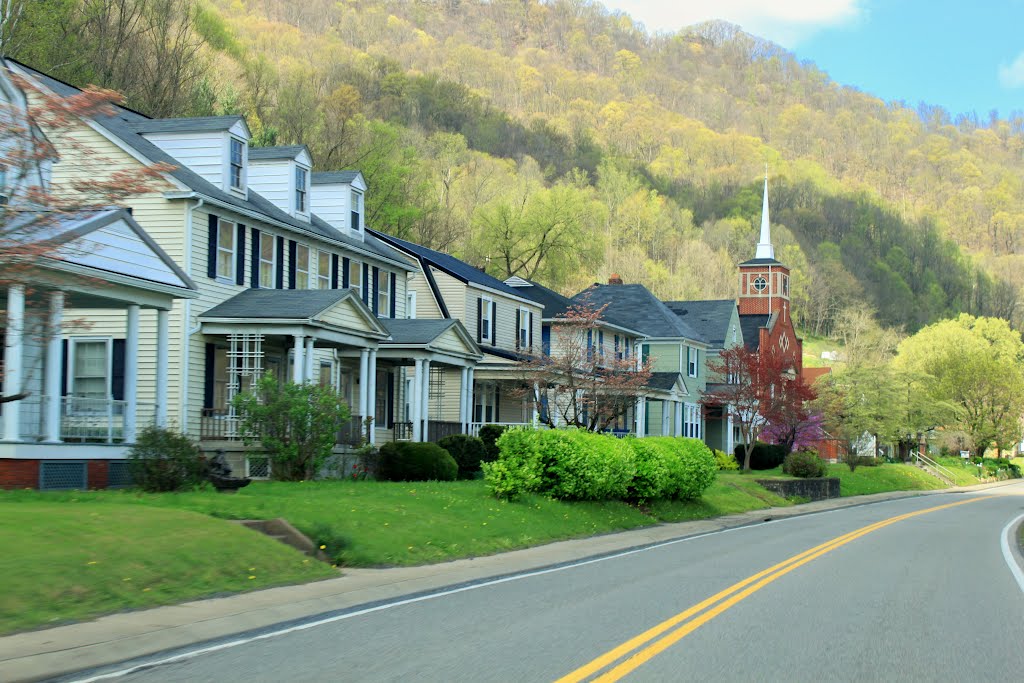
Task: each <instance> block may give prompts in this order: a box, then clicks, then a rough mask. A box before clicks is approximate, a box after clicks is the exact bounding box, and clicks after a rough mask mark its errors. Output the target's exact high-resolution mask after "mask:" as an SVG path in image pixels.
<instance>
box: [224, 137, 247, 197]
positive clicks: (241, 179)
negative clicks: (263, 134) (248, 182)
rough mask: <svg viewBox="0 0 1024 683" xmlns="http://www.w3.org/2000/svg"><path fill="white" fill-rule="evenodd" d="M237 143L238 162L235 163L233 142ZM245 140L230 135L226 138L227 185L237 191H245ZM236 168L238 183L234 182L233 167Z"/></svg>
mask: <svg viewBox="0 0 1024 683" xmlns="http://www.w3.org/2000/svg"><path fill="white" fill-rule="evenodd" d="M236 142H237V143H238V163H237V164H236V163H235V143H236ZM245 156H246V154H245V140H243V139H241V138H236V137H235V136H233V135H232V136H231V137H230V138H229V139H228V187H230V188H231V189H232V190H238V191H239V192H244V191H245ZM236 168H237V169H238V184H237V185H236V184H235V169H236Z"/></svg>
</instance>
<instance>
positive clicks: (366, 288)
mask: <svg viewBox="0 0 1024 683" xmlns="http://www.w3.org/2000/svg"><path fill="white" fill-rule="evenodd" d="M363 303H364V304H366V305H367V306H369V305H370V264H369V263H364V264H363Z"/></svg>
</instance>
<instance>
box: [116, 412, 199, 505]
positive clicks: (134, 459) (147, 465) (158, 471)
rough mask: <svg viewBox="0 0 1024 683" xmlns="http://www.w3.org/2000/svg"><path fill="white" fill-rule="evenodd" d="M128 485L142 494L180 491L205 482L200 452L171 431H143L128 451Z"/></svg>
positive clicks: (152, 428) (185, 438)
mask: <svg viewBox="0 0 1024 683" xmlns="http://www.w3.org/2000/svg"><path fill="white" fill-rule="evenodd" d="M128 469H129V471H130V472H131V475H132V481H134V482H135V485H136V486H138V487H139V488H140V489H142V490H143V491H151V492H161V491H181V490H183V489H189V488H194V487H196V486H198V485H200V484H202V483H203V482H204V481H205V480H206V471H207V470H206V459H205V458H204V457H203V452H202V451H201V450H200V449H199V447H198V446H196V445H195V444H194V443H192V441H190V440H189V438H188V437H187V436H185V435H184V434H181V433H179V432H176V431H174V430H172V429H165V428H162V427H152V426H151V427H146V428H145V429H143V430H142V431H141V432H140V433H139V435H138V437H137V438H136V440H135V443H134V444H133V445H132V447H131V448H130V449H129V450H128Z"/></svg>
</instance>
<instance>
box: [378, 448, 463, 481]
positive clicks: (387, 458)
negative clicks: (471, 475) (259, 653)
mask: <svg viewBox="0 0 1024 683" xmlns="http://www.w3.org/2000/svg"><path fill="white" fill-rule="evenodd" d="M458 473H459V466H458V464H457V463H456V462H455V459H454V458H453V457H452V456H451V455H450V454H449V453H448V451H446V450H445V449H443V448H441V447H440V446H438V445H437V444H436V443H415V442H412V441H391V442H388V443H386V444H384V445H383V446H381V448H380V478H381V479H383V480H384V481H435V480H436V481H455V477H456V476H457V475H458Z"/></svg>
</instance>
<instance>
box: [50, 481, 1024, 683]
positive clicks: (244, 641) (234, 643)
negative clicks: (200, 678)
mask: <svg viewBox="0 0 1024 683" xmlns="http://www.w3.org/2000/svg"><path fill="white" fill-rule="evenodd" d="M922 498H924V496H920V497H916V498H914V499H916V500H920V499H922ZM904 500H908V499H907V498H895V499H892V500H880V501H877V503H893V502H897V501H904ZM851 507H860V506H851ZM841 509H849V508H836V509H833V510H821V511H819V512H812V513H809V514H804V515H794V516H792V517H783V518H781V519H773V520H769V521H767V522H762V523H761V524H756V523H755V524H747V525H745V526H738V527H731V528H729V529H716V530H715V531H709V532H707V533H703V534H697V535H696V536H687V537H686V538H676V539H673V540H671V541H662V542H661V543H656V544H654V545H648V546H644V547H642V548H634V549H632V550H624V551H621V552H617V553H614V554H611V555H602V556H601V557H595V558H593V559H589V560H579V561H577V562H570V563H568V564H563V565H559V566H557V567H550V568H548V569H538V570H534V571H529V572H524V573H522V574H513V575H512V576H504V577H502V578H499V579H492V580H490V581H484V582H481V583H474V584H472V585H469V586H460V587H459V588H452V589H449V590H446V591H441V592H438V593H430V594H428V595H419V596H417V597H415V598H406V599H405V600H397V601H395V602H388V603H385V604H382V605H375V606H374V607H369V608H367V609H362V610H358V611H355V612H346V613H345V614H339V615H336V616H333V617H327V618H326V619H318V620H316V621H310V622H307V623H304V624H298V625H296V626H290V627H288V628H284V629H279V630H277V631H270V632H267V633H261V634H259V635H256V636H251V637H249V638H239V639H237V640H231V641H228V642H226V643H220V644H218V645H211V646H209V647H204V648H200V649H198V650H190V651H189V652H183V653H181V654H179V655H174V656H173V657H165V658H163V659H157V660H153V661H148V662H143V663H141V664H136V665H135V666H132V667H128V668H126V669H119V670H117V671H110V672H108V673H104V674H98V675H96V676H92V677H90V678H79V679H74V680H72V681H70V683H96V681H107V680H111V679H114V678H121V677H123V676H128V675H130V674H133V673H137V672H139V671H142V670H144V669H152V668H154V667H157V666H162V665H164V664H173V663H175V662H183V661H186V660H189V659H193V658H195V657H199V656H200V655H205V654H209V653H211V652H218V651H220V650H229V649H231V648H233V647H238V646H240V645H248V644H249V643H254V642H256V641H259V640H266V639H268V638H276V637H277V636H283V635H287V634H289V633H296V632H298V631H306V630H308V629H311V628H316V627H318V626H324V625H326V624H333V623H335V622H339V621H344V620H346V619H351V618H353V617H360V616H363V615H365V614H371V613H373V612H381V611H383V610H386V609H391V608H393V607H402V606H404V605H411V604H413V603H417V602H424V601H426V600H433V599H435V598H443V597H447V596H449V595H455V594H456V593H464V592H466V591H471V590H476V589H478V588H487V587H489V586H497V585H499V584H503V583H509V582H512V581H520V580H522V579H529V578H533V577H534V576H543V575H544V574H553V573H555V572H561V571H565V570H567V569H575V568H576V567H584V566H586V565H589V564H597V563H598V562H606V561H608V560H615V559H618V558H620V557H627V556H629V555H636V554H638V553H645V552H648V551H650V550H657V549H659V548H665V547H667V546H671V545H676V544H679V543H686V542H688V541H696V540H698V539H701V538H706V537H708V536H715V535H717V534H724V533H728V532H731V531H744V530H750V529H753V528H757V527H761V526H764V525H765V524H776V523H779V522H787V521H789V520H795V519H801V518H806V517H811V516H814V515H822V514H831V513H834V512H838V511H839V510H841ZM1022 516H1024V515H1022ZM1018 519H1019V518H1018ZM1010 524H1011V525H1012V524H1013V522H1011V523H1010ZM1005 552H1006V550H1005V548H1004V553H1005ZM1008 561H1009V560H1008ZM1014 568H1015V564H1011V569H1014ZM1015 571H1017V572H1020V570H1019V569H1015ZM1015 576H1017V581H1018V582H1019V583H1020V584H1021V590H1024V575H1021V574H1015Z"/></svg>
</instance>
